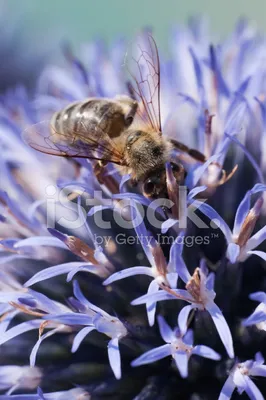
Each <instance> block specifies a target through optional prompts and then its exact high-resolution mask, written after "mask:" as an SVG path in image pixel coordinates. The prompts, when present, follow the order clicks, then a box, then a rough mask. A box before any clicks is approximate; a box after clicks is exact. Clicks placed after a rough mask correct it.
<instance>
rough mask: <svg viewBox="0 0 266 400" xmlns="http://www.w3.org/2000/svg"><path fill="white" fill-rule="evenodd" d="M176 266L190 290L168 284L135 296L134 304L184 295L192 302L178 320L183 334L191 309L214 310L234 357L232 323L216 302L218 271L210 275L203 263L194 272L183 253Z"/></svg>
mask: <svg viewBox="0 0 266 400" xmlns="http://www.w3.org/2000/svg"><path fill="white" fill-rule="evenodd" d="M176 270H177V273H178V275H179V276H180V278H181V279H182V280H183V281H184V282H185V283H186V290H183V289H169V288H167V287H164V290H161V291H159V292H157V293H155V294H147V295H144V296H141V297H139V298H138V299H136V300H133V301H132V303H131V304H133V305H138V304H145V303H146V302H147V301H149V302H150V301H152V300H153V301H154V300H156V301H162V300H174V299H180V300H185V301H187V302H188V303H191V304H190V305H189V306H185V307H184V308H182V310H181V311H180V313H179V315H178V324H179V328H180V331H181V333H182V334H184V333H185V332H186V329H187V320H188V317H189V313H190V312H191V310H193V309H197V310H199V311H203V310H206V311H208V313H209V314H210V316H211V318H212V320H213V322H214V324H215V326H216V329H217V332H218V334H219V336H220V338H221V340H222V342H223V344H224V347H225V348H226V351H227V354H228V355H229V357H230V358H233V357H234V349H233V339H232V335H231V332H230V329H229V327H228V324H227V322H226V320H225V318H224V316H223V314H222V311H221V310H220V309H219V307H218V306H217V305H216V304H215V303H214V299H215V296H216V294H215V292H214V290H213V286H214V275H213V274H209V275H207V269H206V267H205V265H204V264H203V263H202V265H201V268H196V270H195V271H194V274H193V276H191V275H190V274H189V272H188V270H187V267H186V265H185V263H184V261H183V260H182V257H181V256H179V258H178V260H177V265H176Z"/></svg>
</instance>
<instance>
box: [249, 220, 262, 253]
mask: <svg viewBox="0 0 266 400" xmlns="http://www.w3.org/2000/svg"><path fill="white" fill-rule="evenodd" d="M264 240H266V226H264V227H263V228H261V229H260V230H259V231H258V232H257V233H255V235H253V236H252V237H251V238H250V239H249V240H248V241H247V244H246V249H247V251H249V250H252V249H255V247H258V246H259V245H260V244H261V243H262V242H263V241H264Z"/></svg>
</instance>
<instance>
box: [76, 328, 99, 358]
mask: <svg viewBox="0 0 266 400" xmlns="http://www.w3.org/2000/svg"><path fill="white" fill-rule="evenodd" d="M94 329H95V327H94V326H86V328H83V329H81V330H80V331H79V332H78V333H77V334H76V336H75V337H74V340H73V344H72V348H71V352H72V353H75V352H76V351H77V350H78V348H79V346H80V344H81V342H82V341H83V340H84V339H85V337H86V336H87V335H88V334H89V333H90V332H91V331H93V330H94Z"/></svg>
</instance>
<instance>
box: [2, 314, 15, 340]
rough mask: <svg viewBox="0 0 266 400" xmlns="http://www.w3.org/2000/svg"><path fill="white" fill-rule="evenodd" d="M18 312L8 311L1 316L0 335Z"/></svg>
mask: <svg viewBox="0 0 266 400" xmlns="http://www.w3.org/2000/svg"><path fill="white" fill-rule="evenodd" d="M18 313H19V311H18V310H14V311H9V312H8V314H7V315H6V316H5V318H2V321H1V322H0V337H1V336H2V334H3V333H4V332H6V330H7V328H8V326H9V324H10V323H11V321H12V319H13V318H14V317H15V316H16V315H17V314H18Z"/></svg>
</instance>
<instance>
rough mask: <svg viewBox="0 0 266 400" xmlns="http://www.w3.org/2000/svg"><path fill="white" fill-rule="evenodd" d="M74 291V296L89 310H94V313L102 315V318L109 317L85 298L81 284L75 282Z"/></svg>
mask: <svg viewBox="0 0 266 400" xmlns="http://www.w3.org/2000/svg"><path fill="white" fill-rule="evenodd" d="M73 289H74V295H75V296H76V298H77V299H78V300H79V301H80V302H81V303H82V304H83V305H84V306H85V307H88V308H89V309H91V310H93V311H94V312H96V313H98V314H100V315H102V316H106V317H109V314H108V313H107V312H105V311H104V310H102V309H101V308H100V307H97V306H95V305H94V304H92V303H91V302H90V301H89V300H88V299H86V297H85V296H84V294H83V293H82V291H81V289H80V286H79V283H78V281H74V282H73Z"/></svg>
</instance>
